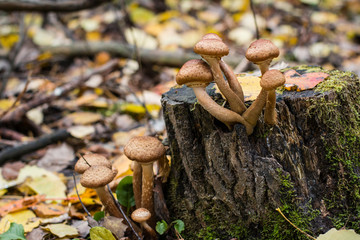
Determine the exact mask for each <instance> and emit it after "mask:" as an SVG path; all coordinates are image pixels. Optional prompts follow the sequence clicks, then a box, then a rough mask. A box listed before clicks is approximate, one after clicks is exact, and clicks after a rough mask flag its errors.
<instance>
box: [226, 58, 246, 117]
mask: <svg viewBox="0 0 360 240" xmlns="http://www.w3.org/2000/svg"><path fill="white" fill-rule="evenodd" d="M220 68H221V70H222V71H223V73H224V75H225V77H226V79H227V80H228V83H229V86H230V88H231V89H232V90H233V91H234V93H235V94H236V95H237V96H238V97H239V98H240V100H241V101H242V102H244V92H243V90H242V87H241V85H240V83H239V81H238V80H237V77H236V75H235V74H234V72H233V70H232V69H231V68H230V66H229V65H227V64H226V62H224V60H222V59H221V60H220ZM245 110H246V107H245V109H244V111H245Z"/></svg>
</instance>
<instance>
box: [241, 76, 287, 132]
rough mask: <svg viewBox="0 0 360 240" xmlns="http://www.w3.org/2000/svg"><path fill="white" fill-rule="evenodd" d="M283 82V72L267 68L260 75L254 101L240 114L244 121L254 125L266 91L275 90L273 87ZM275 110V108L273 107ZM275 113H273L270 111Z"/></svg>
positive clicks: (262, 106) (264, 100)
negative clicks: (259, 88)
mask: <svg viewBox="0 0 360 240" xmlns="http://www.w3.org/2000/svg"><path fill="white" fill-rule="evenodd" d="M284 83H285V77H284V74H282V73H281V72H280V71H279V70H275V69H274V70H269V71H266V72H265V73H264V75H263V76H262V77H261V81H260V86H261V91H260V93H259V95H258V96H257V98H256V99H255V101H254V102H253V103H252V104H251V106H250V107H249V108H248V109H247V110H246V111H245V112H244V114H243V115H242V116H243V117H244V119H245V120H246V121H248V122H249V123H250V124H251V125H252V126H253V127H255V126H256V123H257V120H258V119H259V116H260V114H261V111H262V109H263V108H264V105H265V103H266V97H267V92H268V91H275V89H276V88H277V87H279V86H281V85H283V84H284ZM273 111H274V112H275V108H274V109H273ZM272 115H275V113H272Z"/></svg>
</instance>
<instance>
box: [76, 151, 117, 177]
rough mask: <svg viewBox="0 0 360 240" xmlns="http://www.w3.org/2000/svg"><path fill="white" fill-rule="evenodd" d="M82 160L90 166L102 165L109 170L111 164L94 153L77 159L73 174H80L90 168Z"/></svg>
mask: <svg viewBox="0 0 360 240" xmlns="http://www.w3.org/2000/svg"><path fill="white" fill-rule="evenodd" d="M84 158H85V160H86V161H87V162H88V163H89V164H90V166H97V165H102V166H105V167H107V168H110V169H111V166H112V165H111V162H110V161H109V160H107V159H106V158H105V157H104V156H102V155H100V154H96V153H88V154H85V155H84V156H82V157H81V158H79V160H78V161H77V162H76V164H75V168H74V170H75V172H77V173H80V174H82V173H84V172H85V171H86V170H87V169H88V168H89V167H90V166H89V165H88V164H87V163H86V161H85V160H84Z"/></svg>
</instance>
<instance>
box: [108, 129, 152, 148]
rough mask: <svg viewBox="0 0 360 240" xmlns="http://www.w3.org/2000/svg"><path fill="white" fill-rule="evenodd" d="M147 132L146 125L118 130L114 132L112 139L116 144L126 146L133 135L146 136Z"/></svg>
mask: <svg viewBox="0 0 360 240" xmlns="http://www.w3.org/2000/svg"><path fill="white" fill-rule="evenodd" d="M145 133H146V128H145V127H138V128H135V129H133V130H131V131H128V132H116V133H114V134H113V136H112V139H113V141H114V143H115V145H116V146H125V145H126V144H127V143H128V141H129V140H130V139H131V138H132V137H135V136H144V135H145Z"/></svg>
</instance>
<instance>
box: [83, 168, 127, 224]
mask: <svg viewBox="0 0 360 240" xmlns="http://www.w3.org/2000/svg"><path fill="white" fill-rule="evenodd" d="M116 173H117V170H113V169H110V168H108V167H106V166H100V165H97V166H91V167H89V168H88V169H87V170H86V171H85V172H84V173H83V174H82V176H81V178H80V183H81V185H82V186H83V187H86V188H93V189H95V191H96V193H97V195H98V196H99V199H100V201H101V202H102V204H103V205H104V207H105V209H106V210H107V211H108V212H109V213H110V215H111V216H114V217H118V218H123V215H122V214H121V211H120V210H119V209H118V207H117V206H116V204H115V202H114V201H113V199H112V197H111V195H110V194H111V193H110V192H109V191H108V190H107V188H106V185H107V184H108V183H110V182H111V181H112V180H113V179H114V177H115V176H116Z"/></svg>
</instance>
